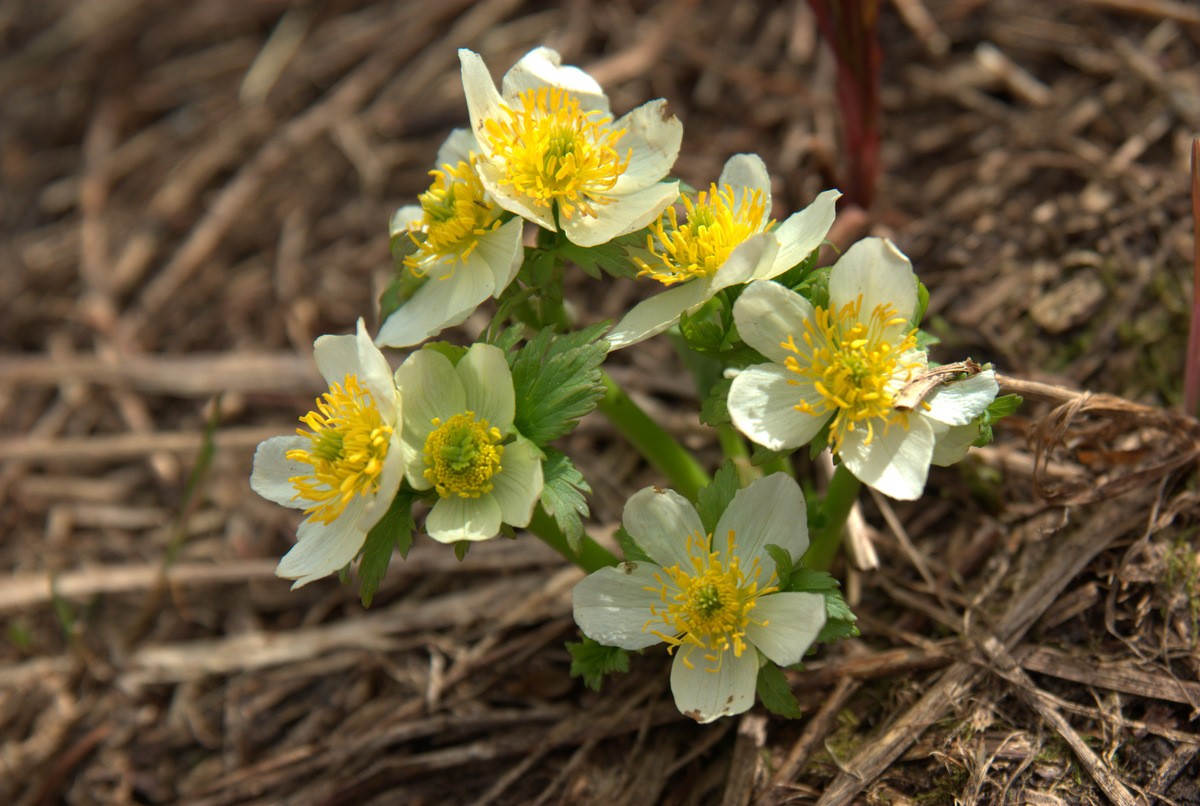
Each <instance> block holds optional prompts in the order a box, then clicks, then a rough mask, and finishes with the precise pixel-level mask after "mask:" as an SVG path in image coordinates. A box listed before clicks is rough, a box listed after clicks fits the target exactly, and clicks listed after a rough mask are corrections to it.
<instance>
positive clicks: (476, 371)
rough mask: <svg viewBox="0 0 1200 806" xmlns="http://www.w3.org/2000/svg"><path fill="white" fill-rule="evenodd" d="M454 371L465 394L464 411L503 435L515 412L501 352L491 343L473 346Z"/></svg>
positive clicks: (513, 396)
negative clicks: (498, 430) (485, 421)
mask: <svg viewBox="0 0 1200 806" xmlns="http://www.w3.org/2000/svg"><path fill="white" fill-rule="evenodd" d="M455 371H456V372H458V377H459V379H460V380H461V381H462V387H463V391H465V392H466V401H465V405H466V407H467V410H468V411H473V412H475V416H476V417H477V418H479V419H482V420H487V421H488V424H489V425H492V426H494V427H496V428H499V429H500V433H502V434H503V433H507V431H508V429H509V426H511V425H512V421H513V415H514V414H515V412H516V400H515V395H514V393H513V381H512V373H511V372H509V369H508V362H507V361H505V360H504V351H503V350H501V349H500V348H499V347H497V346H496V345H494V344H473V345H471V349H469V350H467V354H466V355H464V356H463V357H462V358H461V359H460V360H459V362H458V365H457V366H456V367H455Z"/></svg>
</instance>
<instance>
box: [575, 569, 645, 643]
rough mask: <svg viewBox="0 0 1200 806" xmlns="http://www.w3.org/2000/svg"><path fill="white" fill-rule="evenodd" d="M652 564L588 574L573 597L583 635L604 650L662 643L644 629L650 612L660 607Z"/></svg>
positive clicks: (577, 587) (576, 618) (576, 587)
mask: <svg viewBox="0 0 1200 806" xmlns="http://www.w3.org/2000/svg"><path fill="white" fill-rule="evenodd" d="M658 570H659V568H658V566H656V565H653V564H652V563H621V564H620V565H619V566H617V567H616V568H601V569H600V570H599V571H596V572H595V573H594V574H589V575H588V576H586V577H585V578H584V579H583V580H582V581H580V582H579V584H578V585H576V586H575V590H574V591H572V593H571V601H572V608H573V610H574V613H575V623H576V624H578V625H579V629H580V630H582V631H583V634H584V635H586V636H587V637H588V638H591V639H592V640H593V641H598V642H600V643H601V644H604V645H605V646H616V647H620V648H621V649H629V650H634V649H645V648H646V647H648V646H653V645H655V644H657V643H661V642H662V639H661V638H659V637H658V636H657V635H655V634H654V633H651V632H647V631H646V630H645V629H644V628H645V626H646V622H647V621H648V620H649V619H650V618H651V608H653V607H655V606H656V605H659V604H661V600H660V598H659V597H660V594H659V590H660V589H661V587H662V586H661V583H659V582H658V581H657V580H656V579H655V578H654V575H655V574H656V573H657V572H658Z"/></svg>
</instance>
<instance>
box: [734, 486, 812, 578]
mask: <svg viewBox="0 0 1200 806" xmlns="http://www.w3.org/2000/svg"><path fill="white" fill-rule="evenodd" d="M730 532H733V533H734V534H735V538H734V545H733V553H734V554H735V555H737V556H738V557H739V558H740V559H741V566H742V568H743V569H744V570H746V571H749V570H750V568H751V565H752V564H753V562H754V560H756V559H758V560H761V561H762V563H763V570H764V571H765V572H766V574H770V572H771V571H772V570H773V569H774V568H775V563H774V561H773V560H772V559H771V556H770V555H769V554H767V552H766V548H765V547H766V545H767V544H768V543H774V544H775V545H776V546H779V547H780V548H781V549H784V550H785V551H787V553H788V555H789V556H791V558H792V559H793V560H798V559H800V557H801V556H802V555H803V554H804V552H805V551H807V550H808V518H807V516H806V515H805V509H804V494H803V493H802V492H800V485H798V484H797V483H796V480H795V479H793V478H792V477H791V476H789V475H787V474H786V473H772V474H771V475H769V476H764V477H763V478H761V479H758V480H756V481H754V482H751V484H750V486H748V487H743V488H742V489H740V490H738V491H737V492H736V493H735V494H734V496H733V500H732V501H730V502H729V507H728V508H727V509H726V510H725V512H724V513H722V515H721V519H720V520H719V521H717V528H716V529H715V530H714V531H713V550H714V551H720V552H722V555H723V556H724V555H725V554H726V552H728V550H729V533H730ZM788 570H789V571H790V570H791V569H790V568H789V569H788ZM760 582H761V583H762V584H763V585H765V584H766V577H765V576H764V577H763V578H762V579H761V580H760Z"/></svg>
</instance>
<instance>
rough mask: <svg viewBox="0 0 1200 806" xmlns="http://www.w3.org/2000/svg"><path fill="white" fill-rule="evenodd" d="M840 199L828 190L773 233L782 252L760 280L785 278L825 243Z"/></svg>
mask: <svg viewBox="0 0 1200 806" xmlns="http://www.w3.org/2000/svg"><path fill="white" fill-rule="evenodd" d="M841 195H842V194H841V193H839V192H838V191H836V190H826V191H825V192H824V193H821V194H820V195H818V196H817V198H815V199H813V203H812V204H810V205H808V207H805V208H804V209H803V210H801V211H799V212H798V213H792V215H790V216H788V218H787V220H786V221H784V222H783V223H782V224H780V225H779V226H778V227H776V228H775V229H774V230H773V233H774V235H775V238H776V239H777V240H778V241H779V252H778V253H777V254H776V255H775V260H774V261H773V262H772V264H771V266H770V269H769V270H768V271H766V272H764V273H763V274H762V275H761V279H770V278H772V277H777V276H779V275H780V274H783V273H784V272H785V271H787V270H788V269H790V268H792V267H793V266H795V265H796V264H798V263H801V262H802V261H804V259H805V258H807V257H808V256H809V255H810V254H812V251H813V250H814V249H816V248H817V247H819V246H820V245H821V243H822V242H824V240H825V236H826V235H828V234H829V228H830V227H832V226H833V219H834V216H835V215H836V210H837V200H838V199H839V198H841Z"/></svg>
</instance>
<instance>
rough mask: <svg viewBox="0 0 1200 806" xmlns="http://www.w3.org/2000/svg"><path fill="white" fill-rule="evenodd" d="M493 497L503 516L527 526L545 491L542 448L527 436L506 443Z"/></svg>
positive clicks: (504, 519) (507, 521) (511, 521)
mask: <svg viewBox="0 0 1200 806" xmlns="http://www.w3.org/2000/svg"><path fill="white" fill-rule="evenodd" d="M492 484H493V485H494V487H493V489H492V497H493V498H495V499H496V503H498V504H499V505H500V518H501V520H503V521H504V522H505V523H508V524H512V525H513V526H528V525H529V520H530V518H532V517H533V508H534V506H536V505H537V502H538V498H540V497H541V495H542V485H543V479H542V452H541V451H540V450H538V447H537V446H536V445H534V444H533V443H532V442H530V441H529V440H527V439H525V438H524V437H517V439H516V441H514V442H511V443H509V444H508V445H505V446H504V456H503V458H502V459H501V465H500V472H499V473H498V474H497V475H496V476H494V477H493V478H492Z"/></svg>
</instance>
